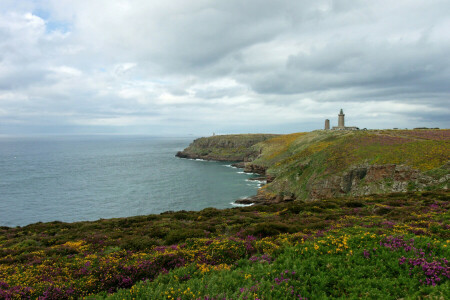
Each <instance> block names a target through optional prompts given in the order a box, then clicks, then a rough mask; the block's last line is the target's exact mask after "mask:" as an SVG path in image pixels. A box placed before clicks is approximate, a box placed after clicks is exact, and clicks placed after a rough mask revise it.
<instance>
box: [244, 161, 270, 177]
mask: <svg viewBox="0 0 450 300" xmlns="http://www.w3.org/2000/svg"><path fill="white" fill-rule="evenodd" d="M266 169H267V168H266V167H263V166H259V165H254V164H252V163H246V164H245V168H244V172H246V173H256V174H261V175H265V174H266Z"/></svg>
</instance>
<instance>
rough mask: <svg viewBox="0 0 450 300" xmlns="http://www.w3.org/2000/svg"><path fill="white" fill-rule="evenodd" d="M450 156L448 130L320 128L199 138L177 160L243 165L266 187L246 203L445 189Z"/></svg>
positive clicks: (448, 173)
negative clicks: (259, 177)
mask: <svg viewBox="0 0 450 300" xmlns="http://www.w3.org/2000/svg"><path fill="white" fill-rule="evenodd" d="M258 139H260V140H259V141H258ZM449 153H450V130H368V131H329V130H328V131H324V130H317V131H313V132H308V133H293V134H288V135H278V136H271V135H233V136H215V137H209V138H201V139H197V140H195V141H194V142H193V143H192V144H191V145H190V146H189V147H188V148H187V149H185V150H184V151H183V152H180V153H178V154H177V156H179V157H191V158H203V159H213V160H236V161H245V162H246V163H245V171H247V172H254V173H259V174H263V175H265V176H266V177H267V182H268V183H267V184H266V185H265V186H263V187H262V188H261V189H260V190H259V191H258V195H256V196H255V197H253V198H251V199H248V200H244V201H240V202H242V203H248V202H267V201H269V202H280V201H292V200H294V199H302V200H315V199H324V198H330V197H345V196H364V195H370V194H384V193H391V192H406V191H421V190H432V189H447V188H448V182H449V179H450V164H449V160H450V156H449Z"/></svg>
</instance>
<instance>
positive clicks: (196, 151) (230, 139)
mask: <svg viewBox="0 0 450 300" xmlns="http://www.w3.org/2000/svg"><path fill="white" fill-rule="evenodd" d="M276 136H278V135H276V134H234V135H216V136H211V137H203V138H199V139H196V140H194V141H193V142H192V143H191V144H190V145H189V147H187V148H186V149H184V150H183V151H179V152H178V153H177V154H176V155H175V156H177V157H180V158H191V159H204V160H217V161H242V162H243V161H251V160H253V159H254V158H255V157H257V156H258V155H259V152H257V151H255V150H253V149H252V146H253V145H255V144H257V143H259V142H262V141H265V140H267V139H270V138H273V137H276Z"/></svg>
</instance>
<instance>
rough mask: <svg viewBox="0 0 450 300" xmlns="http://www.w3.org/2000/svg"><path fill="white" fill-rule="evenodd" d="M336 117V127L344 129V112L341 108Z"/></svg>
mask: <svg viewBox="0 0 450 300" xmlns="http://www.w3.org/2000/svg"><path fill="white" fill-rule="evenodd" d="M338 117H339V119H338V127H339V128H344V127H345V123H344V117H345V115H344V112H343V111H342V108H341V112H340V113H339V115H338Z"/></svg>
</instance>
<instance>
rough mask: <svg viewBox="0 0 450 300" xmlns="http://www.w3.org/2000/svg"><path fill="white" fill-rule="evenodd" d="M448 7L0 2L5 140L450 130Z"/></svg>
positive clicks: (143, 0)
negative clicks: (338, 128)
mask: <svg viewBox="0 0 450 300" xmlns="http://www.w3.org/2000/svg"><path fill="white" fill-rule="evenodd" d="M449 103H450V1H448V0H442V1H440V0H422V1H417V0H407V1H405V0H396V1H392V0H389V1H385V0H377V1H369V0H368V1H360V0H340V1H338V0H336V1H331V0H327V1H324V0H315V1H300V0H298V1H292V0H286V1H285V0H276V1H275V0H246V1H242V0H227V1H217V0H189V1H186V0H164V1H163V0H134V1H131V0H114V1H112V0H95V1H92V0H76V1H73V0H70V1H69V0H42V1H39V0H20V1H17V0H0V135H40V134H44V135H45V134H62V135H66V134H148V135H168V136H169V135H210V134H212V133H213V132H215V133H216V134H226V133H249V132H254V133H258V132H267V133H291V132H301V131H311V130H315V129H322V128H323V126H324V120H325V119H330V121H331V125H332V126H333V125H337V115H338V113H339V110H340V109H341V108H342V109H343V110H344V113H345V114H346V125H348V126H358V127H360V128H368V129H373V128H414V127H440V128H449V127H450V126H449V125H450V117H449V116H450V105H449Z"/></svg>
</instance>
